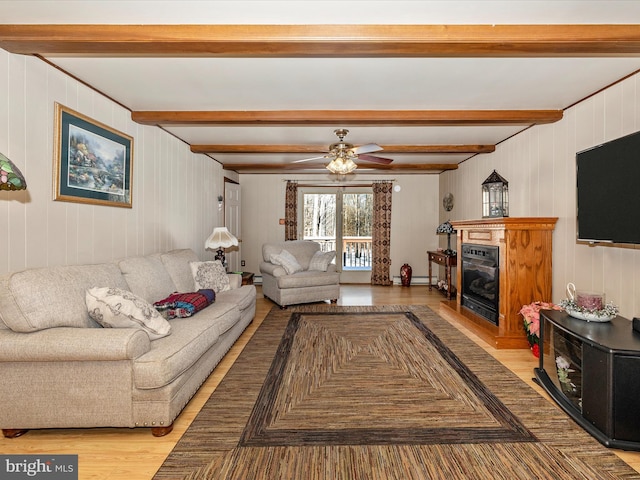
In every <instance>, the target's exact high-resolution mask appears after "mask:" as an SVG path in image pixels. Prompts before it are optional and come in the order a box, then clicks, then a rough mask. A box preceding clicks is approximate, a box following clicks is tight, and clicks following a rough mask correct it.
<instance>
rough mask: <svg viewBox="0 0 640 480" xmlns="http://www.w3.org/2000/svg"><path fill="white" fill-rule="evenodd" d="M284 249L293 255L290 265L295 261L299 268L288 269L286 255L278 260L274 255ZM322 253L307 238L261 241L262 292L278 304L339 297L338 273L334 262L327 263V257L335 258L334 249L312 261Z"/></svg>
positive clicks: (283, 306)
mask: <svg viewBox="0 0 640 480" xmlns="http://www.w3.org/2000/svg"><path fill="white" fill-rule="evenodd" d="M284 251H286V252H288V253H289V254H291V256H292V257H293V258H294V259H295V262H294V265H295V264H296V263H297V266H299V269H298V268H293V269H292V268H291V266H290V265H289V264H287V262H286V259H284V260H285V261H279V260H278V258H277V257H278V256H282V254H283V252H284ZM322 254H323V252H320V244H319V243H317V242H313V241H310V240H289V241H284V242H279V243H265V244H264V245H263V246H262V258H263V262H262V263H261V264H260V273H261V274H262V293H263V295H264V296H265V297H267V298H269V299H271V300H273V301H274V302H275V303H277V304H278V305H280V307H281V308H286V307H287V306H288V305H296V304H300V303H312V302H321V301H324V300H331V302H332V303H335V302H337V301H338V298H340V273H339V272H338V271H337V267H336V265H335V264H334V263H328V264H327V260H328V259H330V258H335V252H333V257H332V256H331V255H330V254H326V253H325V255H329V256H328V257H325V258H324V265H322V263H323V262H322V261H320V263H318V262H317V261H316V260H317V257H322ZM314 256H315V257H314ZM329 261H330V260H329ZM325 265H326V267H325ZM323 267H325V268H326V270H323ZM294 270H299V271H294Z"/></svg>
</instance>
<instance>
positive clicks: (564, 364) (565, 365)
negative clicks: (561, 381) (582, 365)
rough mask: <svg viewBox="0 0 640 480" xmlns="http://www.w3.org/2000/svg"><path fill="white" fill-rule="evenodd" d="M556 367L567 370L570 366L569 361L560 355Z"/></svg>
mask: <svg viewBox="0 0 640 480" xmlns="http://www.w3.org/2000/svg"><path fill="white" fill-rule="evenodd" d="M556 365H557V366H558V368H561V369H562V370H567V369H568V368H569V366H570V365H569V362H568V361H567V359H566V358H564V357H563V356H562V355H558V357H557V358H556Z"/></svg>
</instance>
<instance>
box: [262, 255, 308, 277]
mask: <svg viewBox="0 0 640 480" xmlns="http://www.w3.org/2000/svg"><path fill="white" fill-rule="evenodd" d="M269 261H270V262H271V263H273V264H275V265H280V266H281V267H282V268H284V270H285V271H286V272H287V275H291V274H293V273H296V272H301V271H302V265H300V264H299V263H298V260H296V257H294V256H293V255H292V254H291V253H289V252H288V251H287V250H282V251H281V252H280V253H278V254H274V255H271V258H269Z"/></svg>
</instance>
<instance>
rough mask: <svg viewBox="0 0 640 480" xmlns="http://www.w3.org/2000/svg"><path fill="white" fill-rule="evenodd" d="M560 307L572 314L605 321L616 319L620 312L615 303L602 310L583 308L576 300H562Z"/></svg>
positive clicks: (608, 304) (605, 306) (610, 303)
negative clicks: (611, 318)
mask: <svg viewBox="0 0 640 480" xmlns="http://www.w3.org/2000/svg"><path fill="white" fill-rule="evenodd" d="M560 306H561V307H562V308H564V309H566V310H569V311H570V313H571V312H572V311H573V312H576V313H581V314H589V315H593V316H595V317H596V318H598V317H602V318H605V319H606V318H610V317H615V316H616V315H618V311H619V310H618V306H617V305H615V304H614V303H613V302H609V303H607V304H606V305H604V306H603V307H602V308H601V309H596V308H588V307H582V306H580V305H578V304H577V303H576V302H575V301H574V300H562V301H561V302H560Z"/></svg>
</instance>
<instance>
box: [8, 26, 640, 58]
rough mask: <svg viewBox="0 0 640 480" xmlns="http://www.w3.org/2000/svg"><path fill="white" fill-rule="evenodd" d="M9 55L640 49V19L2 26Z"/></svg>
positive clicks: (537, 53)
mask: <svg viewBox="0 0 640 480" xmlns="http://www.w3.org/2000/svg"><path fill="white" fill-rule="evenodd" d="M0 48H3V49H4V50H7V51H9V52H11V53H21V54H40V55H43V56H54V55H86V54H90V55H94V56H95V55H111V56H166V57H169V56H174V57H177V56H179V57H188V56H191V57H343V58H344V57H576V56H620V55H638V54H640V25H637V24H628V25H618V24H616V25H86V24H85V25H76V24H73V25H71V24H68V25H60V24H58V25H51V24H40V25H36V24H31V25H7V24H5V25H0Z"/></svg>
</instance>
